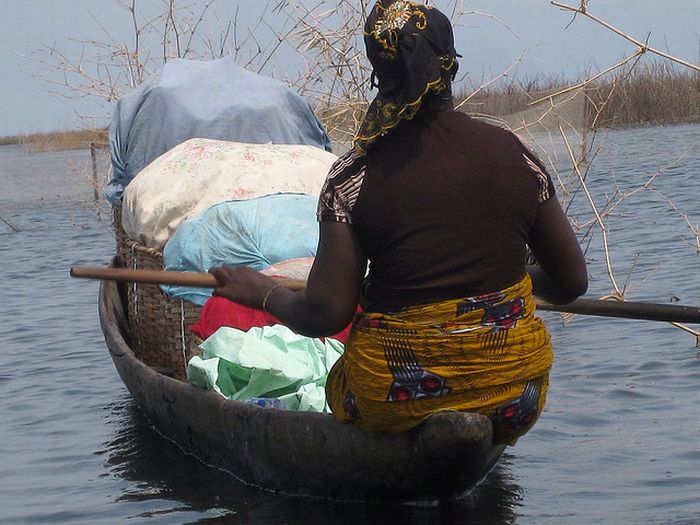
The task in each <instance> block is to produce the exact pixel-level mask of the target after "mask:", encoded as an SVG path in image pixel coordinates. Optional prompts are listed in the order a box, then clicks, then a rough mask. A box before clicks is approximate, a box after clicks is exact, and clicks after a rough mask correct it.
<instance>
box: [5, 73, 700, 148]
mask: <svg viewBox="0 0 700 525" xmlns="http://www.w3.org/2000/svg"><path fill="white" fill-rule="evenodd" d="M570 85H571V84H570V83H564V82H562V81H557V80H556V79H555V80H552V79H544V80H542V79H534V80H527V79H526V80H515V79H514V80H510V81H509V82H508V83H505V84H501V85H500V86H499V87H493V88H487V89H484V90H481V91H478V92H477V93H475V94H473V95H469V94H466V93H462V94H457V95H456V96H455V101H456V102H457V103H459V102H460V101H462V100H465V99H466V98H467V97H468V100H466V103H465V105H464V107H462V109H461V110H462V111H464V112H466V113H467V114H470V115H474V116H479V117H489V118H495V119H496V120H500V119H503V118H504V117H507V116H508V115H512V114H515V113H517V112H520V111H524V110H527V109H528V108H530V107H531V103H532V101H534V100H541V99H545V98H546V97H548V96H551V95H553V94H556V93H558V92H560V91H561V90H562V89H565V88H567V87H568V86H570ZM580 89H581V91H580V93H579V94H577V96H581V97H583V98H585V116H584V122H583V123H582V124H583V126H584V127H586V128H589V129H601V128H625V127H637V126H648V125H664V124H688V123H700V97H699V96H698V93H700V75H698V74H696V73H688V72H685V71H678V70H675V69H673V68H669V67H667V66H665V65H664V64H660V63H657V64H652V65H650V66H646V67H643V68H640V67H638V68H635V69H633V70H632V71H630V72H627V73H626V74H624V75H623V76H622V77H618V78H616V79H613V80H610V81H606V82H596V83H591V84H589V85H587V86H586V87H583V88H580ZM317 112H318V114H319V115H321V120H322V121H323V115H325V114H329V115H333V114H335V113H336V112H334V111H328V109H327V108H326V109H324V108H317ZM331 118H332V117H331ZM324 124H325V125H326V126H327V128H328V129H332V128H333V129H337V128H341V129H343V131H344V135H352V131H353V130H348V129H345V128H346V127H347V125H345V124H344V123H337V124H336V123H333V122H324ZM332 124H336V125H332ZM108 138H109V131H108V128H106V127H105V128H93V129H79V130H63V131H55V132H48V133H29V134H18V135H9V136H5V137H0V145H10V144H20V145H23V146H25V147H26V148H27V150H29V151H53V150H67V149H82V148H90V147H92V146H97V147H106V146H107V145H108Z"/></svg>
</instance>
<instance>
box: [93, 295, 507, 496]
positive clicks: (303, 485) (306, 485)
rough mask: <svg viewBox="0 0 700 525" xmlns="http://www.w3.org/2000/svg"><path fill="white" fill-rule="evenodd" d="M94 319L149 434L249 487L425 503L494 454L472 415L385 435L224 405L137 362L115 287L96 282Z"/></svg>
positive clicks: (485, 468) (485, 427)
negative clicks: (150, 429) (96, 314)
mask: <svg viewBox="0 0 700 525" xmlns="http://www.w3.org/2000/svg"><path fill="white" fill-rule="evenodd" d="M99 314H100V323H101V325H102V330H103V332H104V336H105V341H106V343H107V347H108V348H109V352H110V354H111V357H112V360H113V361H114V365H115V366H116V369H117V372H118V373H119V375H120V377H121V379H122V381H123V382H124V384H125V385H126V387H127V388H128V390H129V391H130V393H131V395H132V396H133V398H134V400H135V401H136V403H137V404H138V405H139V407H140V408H141V409H142V410H143V412H144V413H145V414H146V416H147V417H148V418H149V420H150V421H151V423H152V424H153V426H154V427H155V428H156V429H157V430H158V432H160V433H161V434H162V435H163V436H165V437H166V438H167V439H170V440H172V441H174V442H175V443H177V444H178V445H179V446H180V447H181V448H182V449H183V450H184V451H185V452H188V453H190V454H193V455H194V456H196V457H198V458H199V459H200V460H202V461H203V462H205V463H207V464H209V465H212V466H215V467H218V468H221V469H224V470H226V471H228V472H230V473H231V474H232V475H233V476H235V477H236V478H238V479H239V480H241V481H242V482H244V483H246V484H248V485H253V486H257V487H260V488H262V489H266V490H269V491H273V492H281V493H285V494H293V495H300V496H302V495H303V496H313V497H321V498H330V499H334V500H355V501H401V502H434V501H441V500H446V499H456V498H459V497H461V496H464V495H465V494H467V493H469V492H470V491H471V490H472V489H473V488H474V487H475V486H476V485H477V484H478V482H479V481H480V480H482V479H483V478H484V477H485V476H486V475H487V474H488V472H489V471H490V470H491V469H492V468H493V466H494V465H495V464H496V462H497V461H498V458H499V457H500V455H501V452H502V451H503V448H504V447H503V446H500V445H499V446H494V445H493V444H492V427H491V422H490V420H489V419H488V418H487V417H485V416H481V415H479V414H471V413H444V414H439V415H435V416H432V417H431V418H430V419H428V420H427V421H426V422H425V423H424V424H423V425H421V426H420V427H419V428H418V429H416V430H415V431H412V432H409V433H405V434H395V435H389V434H378V433H368V432H363V431H361V430H358V429H356V428H353V427H351V426H348V425H344V424H341V423H339V422H337V421H335V420H333V418H332V417H331V416H329V415H326V414H318V413H309V412H292V411H287V410H277V409H271V408H260V407H257V406H252V405H248V404H246V403H242V402H239V401H231V400H228V399H225V398H223V397H222V396H220V395H219V394H217V393H214V392H209V391H206V390H204V389H201V388H198V387H195V386H193V385H190V384H187V383H185V382H183V381H179V380H177V379H174V378H172V377H168V376H166V375H163V374H161V373H159V372H157V371H156V370H154V369H152V368H150V367H149V366H147V365H146V364H144V363H143V362H142V361H141V360H139V359H138V357H137V356H136V354H135V353H134V351H133V350H132V348H131V347H130V345H129V332H128V322H127V318H126V311H125V308H124V301H123V294H122V293H120V288H119V285H118V284H117V283H115V282H111V281H103V282H102V284H101V287H100V296H99Z"/></svg>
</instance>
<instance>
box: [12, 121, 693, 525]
mask: <svg viewBox="0 0 700 525" xmlns="http://www.w3.org/2000/svg"><path fill="white" fill-rule="evenodd" d="M599 144H600V145H601V146H602V147H603V150H601V152H600V153H599V154H598V159H597V161H596V170H595V171H594V172H592V173H590V174H589V181H590V183H591V187H592V189H593V190H594V197H595V198H596V200H597V201H598V202H603V201H604V199H605V194H606V192H607V193H611V192H612V191H613V188H612V186H611V185H610V184H609V182H605V181H607V180H609V179H608V178H609V177H610V176H611V175H614V176H615V178H616V180H617V183H618V185H619V187H620V188H621V190H623V191H629V190H631V189H634V188H635V187H637V186H639V184H641V183H643V182H644V181H646V180H647V179H648V178H649V177H650V176H651V175H652V174H653V173H654V172H656V171H657V170H659V169H660V168H665V169H664V170H663V172H662V173H661V175H659V176H658V177H657V179H656V180H655V182H654V187H655V188H656V189H658V190H660V191H662V192H663V193H664V194H665V195H666V196H668V197H669V198H671V199H672V200H673V201H674V203H675V204H676V206H677V207H678V208H679V209H680V210H682V211H683V212H685V213H687V214H688V215H689V218H690V219H691V223H698V222H700V199H699V198H698V196H699V195H700V181H699V180H698V175H699V174H700V126H681V127H669V128H648V129H639V130H631V131H629V130H628V131H617V132H610V133H608V134H607V137H606V138H605V140H604V141H601V142H600V143H599ZM691 146H692V147H694V149H691V150H689V148H691ZM684 155H685V156H684ZM682 156H684V157H683V158H682V159H681V160H678V159H680V157H682ZM88 162H89V158H88V156H87V154H84V153H82V152H68V153H58V154H57V153H50V154H34V155H26V154H24V153H23V152H22V150H21V149H19V148H17V147H11V146H6V147H0V217H2V219H4V220H5V221H7V222H9V223H10V224H11V225H12V226H13V227H14V228H16V229H18V230H19V231H18V232H14V230H13V228H12V227H11V226H8V224H6V223H5V222H2V221H0V253H1V254H2V264H1V265H0V285H1V286H2V294H1V295H0V297H2V303H1V304H2V306H1V307H0V348H1V350H0V395H1V397H0V401H1V403H0V523H2V524H23V523H51V524H116V523H149V524H158V523H167V524H179V523H183V524H184V523H207V524H214V523H217V524H218V523H240V524H282V523H289V524H297V523H299V524H301V523H304V524H307V523H317V524H325V523H329V522H333V523H336V524H342V523H353V524H356V523H382V524H392V523H410V524H417V523H434V522H439V523H479V524H509V525H510V524H538V525H539V524H562V523H567V524H589V523H604V524H610V523H613V524H616V523H634V524H648V525H652V524H654V525H656V524H685V525H690V524H697V523H700V408H698V407H699V406H700V394H699V392H700V355H699V353H698V352H699V350H698V348H696V346H695V338H694V337H693V336H691V335H689V334H687V333H685V332H683V331H681V330H679V329H676V328H674V327H672V326H670V325H668V324H661V323H653V322H641V321H629V320H613V319H602V318H583V317H576V318H574V319H573V320H571V321H569V322H568V323H566V324H564V323H562V320H561V318H560V317H559V316H558V315H556V314H543V317H545V319H546V320H547V322H548V326H549V327H550V330H551V332H552V335H553V338H554V343H555V349H556V363H555V366H554V371H553V375H552V385H551V390H550V396H549V402H548V406H547V408H546V411H545V413H544V415H543V417H542V418H541V419H540V421H539V423H538V424H537V426H536V428H535V429H534V430H533V431H532V432H530V433H529V434H528V435H527V436H526V437H525V438H523V439H522V440H521V441H520V443H519V444H518V445H517V446H516V447H514V448H510V449H508V451H507V454H506V455H505V456H504V458H503V460H502V461H501V462H500V464H499V465H498V467H497V468H496V470H495V471H494V472H492V474H491V475H490V476H489V477H488V478H487V480H486V482H485V483H484V484H483V485H482V486H480V487H479V488H477V490H475V491H474V492H473V494H472V495H471V496H469V497H468V498H466V499H464V500H462V501H460V502H457V503H455V504H452V505H450V506H448V507H444V508H428V509H426V508H414V507H402V506H390V507H386V506H379V505H344V504H331V503H323V502H317V501H309V500H303V499H290V498H286V497H282V496H277V495H271V494H266V493H262V492H260V491H257V490H254V489H249V488H246V487H244V486H241V485H240V484H239V483H238V482H237V481H235V480H234V479H232V478H231V477H229V476H227V475H226V474H223V473H220V472H218V471H216V470H212V469H210V468H208V467H205V466H203V465H201V464H200V463H199V462H197V461H196V460H195V459H193V458H190V457H188V456H185V455H184V454H182V453H181V452H180V451H179V449H177V448H176V447H174V446H173V445H171V444H170V443H168V442H167V441H165V440H164V439H162V438H161V437H160V436H158V435H157V434H156V433H155V432H154V431H153V430H152V429H151V428H150V427H149V424H148V422H147V421H145V420H144V418H143V416H142V415H141V414H140V412H139V411H138V408H137V407H136V406H135V405H134V403H133V402H132V401H131V399H130V397H129V395H128V393H127V392H126V390H125V388H124V386H123V385H122V383H121V382H120V380H119V378H118V376H117V374H116V371H115V369H114V367H113V365H112V362H111V360H110V359H109V355H108V353H107V350H106V348H105V345H104V341H103V338H102V333H101V331H100V328H99V323H98V318H97V306H96V304H97V303H96V301H97V285H96V283H93V282H84V281H80V282H78V281H75V280H71V279H70V278H69V277H68V268H69V267H70V266H71V265H74V264H104V263H106V262H107V261H108V260H109V259H110V257H111V254H112V251H113V247H114V241H113V239H112V237H111V235H110V232H109V224H108V223H107V222H100V221H98V220H97V217H96V215H95V212H94V211H93V210H91V208H90V206H89V202H90V199H91V198H92V189H91V188H90V187H89V186H88V185H87V183H86V180H85V179H84V178H83V177H81V176H79V175H76V174H75V173H74V170H75V168H76V166H78V167H79V166H82V165H86V164H87V163H88ZM577 199H578V198H577ZM580 202H581V203H583V201H580ZM580 209H582V206H580V205H579V202H578V200H577V202H576V204H575V205H574V206H573V207H572V214H573V213H576V211H577V210H580ZM610 235H611V240H612V244H613V252H612V258H613V264H614V267H615V269H616V272H617V274H618V278H619V279H620V282H621V284H622V283H624V282H625V281H628V289H629V290H630V291H629V294H628V298H629V299H631V300H648V301H656V302H667V301H669V300H670V299H671V298H672V296H675V297H678V298H679V299H680V302H681V303H682V304H693V305H700V279H699V276H700V272H698V270H699V269H700V257H698V255H697V253H696V249H695V248H694V247H693V246H691V245H690V244H688V243H685V242H684V241H683V240H682V238H685V239H686V240H692V234H691V231H690V230H689V228H688V227H687V225H686V223H685V221H684V219H683V218H681V217H680V216H679V215H678V214H677V213H676V212H675V211H673V209H672V208H671V207H670V206H669V205H668V203H667V201H666V200H664V198H663V197H661V196H659V195H658V194H656V193H653V192H650V191H645V192H640V193H638V194H636V195H634V196H633V197H631V198H630V199H629V200H628V201H627V202H626V203H625V204H624V205H623V206H622V207H621V208H619V209H618V210H617V214H616V216H615V217H614V218H612V220H611V223H610ZM588 256H589V257H590V258H591V260H592V267H591V269H592V271H593V272H594V274H595V279H594V280H593V281H592V283H591V288H592V290H591V293H592V294H595V293H604V292H607V291H609V289H610V286H609V283H608V281H607V278H606V275H605V272H604V270H603V266H602V256H601V252H600V249H599V239H598V238H595V239H594V241H593V243H592V245H591V248H590V249H589V251H588ZM696 328H697V327H696ZM329 467H332V466H329Z"/></svg>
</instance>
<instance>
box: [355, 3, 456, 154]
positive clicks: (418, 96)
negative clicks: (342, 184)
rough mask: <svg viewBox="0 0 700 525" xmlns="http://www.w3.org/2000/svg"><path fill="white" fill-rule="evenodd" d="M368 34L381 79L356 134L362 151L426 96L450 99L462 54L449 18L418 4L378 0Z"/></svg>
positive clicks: (411, 113)
mask: <svg viewBox="0 0 700 525" xmlns="http://www.w3.org/2000/svg"><path fill="white" fill-rule="evenodd" d="M364 34H365V46H366V48H367V57H368V58H369V61H370V63H371V64H372V68H373V72H372V81H373V84H374V83H375V81H376V82H377V83H376V86H377V87H378V88H379V93H378V95H377V97H376V98H375V99H374V101H373V102H372V104H371V105H370V107H369V109H368V111H367V115H366V116H365V119H364V121H363V122H362V125H361V126H360V130H359V131H358V134H357V136H356V137H355V148H356V149H357V150H359V151H365V150H366V149H367V147H369V146H370V145H371V144H372V143H373V142H374V141H376V140H377V139H378V138H379V137H380V136H382V135H384V134H386V133H388V132H389V131H391V130H392V129H394V128H395V127H397V126H398V125H399V124H400V123H401V122H402V121H405V120H410V119H412V118H413V117H414V116H415V115H416V113H417V112H418V110H419V109H420V107H421V105H422V103H423V101H424V100H425V99H426V97H428V96H431V95H434V96H438V97H440V98H442V99H444V100H451V99H452V87H451V83H452V80H453V79H454V76H455V74H456V73H457V68H458V64H457V57H458V56H459V55H457V52H456V51H455V48H454V35H453V33H452V24H451V23H450V20H449V19H448V18H447V17H446V16H445V15H444V14H442V13H441V12H440V11H438V10H437V9H435V8H434V7H430V6H427V5H424V4H419V3H417V2H411V1H408V0H379V1H378V2H377V3H376V4H375V6H374V8H373V9H372V11H371V12H370V15H369V17H368V18H367V22H366V23H365V30H364Z"/></svg>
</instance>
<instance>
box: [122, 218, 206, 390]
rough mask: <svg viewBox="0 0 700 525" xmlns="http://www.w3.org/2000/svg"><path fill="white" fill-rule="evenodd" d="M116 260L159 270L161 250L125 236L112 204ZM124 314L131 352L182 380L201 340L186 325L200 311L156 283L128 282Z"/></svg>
mask: <svg viewBox="0 0 700 525" xmlns="http://www.w3.org/2000/svg"><path fill="white" fill-rule="evenodd" d="M114 231H115V237H116V240H117V264H118V265H119V266H121V267H124V268H137V269H146V270H162V269H163V254H162V253H161V252H160V251H158V250H154V249H153V248H148V247H147V246H144V245H142V244H139V243H137V242H135V241H134V240H132V239H129V238H128V237H127V236H126V234H125V232H124V229H123V228H122V226H121V208H119V207H116V206H115V208H114ZM127 297H128V309H127V311H128V315H129V330H130V332H131V344H132V347H133V349H134V352H136V354H137V355H138V357H139V358H140V359H141V360H142V361H143V362H144V363H146V364H147V365H149V366H151V367H153V368H156V369H158V370H159V371H161V372H163V373H166V374H168V375H172V376H173V377H175V378H177V379H182V380H184V379H185V377H186V366H187V362H188V361H189V360H190V358H191V357H192V356H193V355H198V354H199V353H200V352H199V348H198V345H199V343H201V340H200V339H199V338H198V337H197V336H195V335H194V334H193V333H191V332H190V330H189V328H190V327H191V326H192V325H193V324H195V323H196V322H197V321H199V316H200V313H201V311H202V308H201V307H200V306H197V305H195V304H193V303H190V302H189V301H183V300H182V299H173V298H170V297H168V296H167V295H165V294H164V293H163V291H162V290H161V289H160V287H159V286H158V285H154V284H142V283H128V284H127Z"/></svg>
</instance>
